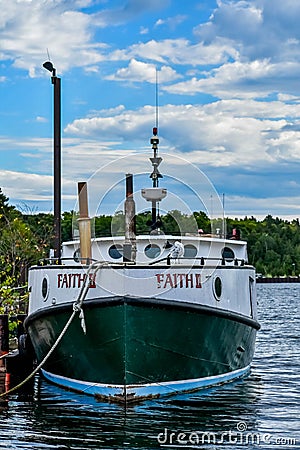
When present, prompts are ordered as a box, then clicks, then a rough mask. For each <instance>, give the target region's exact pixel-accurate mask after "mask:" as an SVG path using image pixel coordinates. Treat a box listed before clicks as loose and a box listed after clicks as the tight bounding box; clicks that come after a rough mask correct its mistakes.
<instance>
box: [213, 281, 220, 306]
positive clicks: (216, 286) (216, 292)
mask: <svg viewBox="0 0 300 450" xmlns="http://www.w3.org/2000/svg"><path fill="white" fill-rule="evenodd" d="M213 289H214V295H215V297H216V299H217V300H220V299H221V295H222V280H221V278H220V277H216V278H215V279H214V285H213Z"/></svg>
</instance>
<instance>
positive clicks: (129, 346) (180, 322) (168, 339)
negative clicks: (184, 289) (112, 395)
mask: <svg viewBox="0 0 300 450" xmlns="http://www.w3.org/2000/svg"><path fill="white" fill-rule="evenodd" d="M48 311H49V312H48V314H44V315H43V316H40V317H38V316H35V317H33V318H32V319H31V318H30V317H29V318H28V322H27V323H28V328H29V333H30V336H31V339H32V342H33V344H34V347H35V350H36V353H37V357H38V360H39V361H41V360H42V358H43V357H44V356H45V355H46V354H47V352H48V351H49V350H50V348H51V347H52V346H53V344H54V343H55V341H56V339H57V337H58V335H59V333H60V332H61V330H62V329H63V327H64V326H65V324H66V322H67V320H68V318H69V317H70V315H71V312H72V311H71V309H65V308H64V309H61V310H59V309H56V310H55V314H54V313H52V312H51V310H50V309H49V310H48ZM84 313H85V321H86V328H87V334H86V335H84V333H83V331H82V328H81V326H80V320H79V318H78V317H75V318H74V320H73V322H72V323H71V325H70V327H69V329H68V331H67V333H66V335H65V336H64V337H63V339H62V342H61V343H60V344H59V346H58V348H57V349H56V350H55V352H54V353H53V355H52V356H51V357H50V358H49V360H48V361H47V363H46V364H45V366H44V368H45V370H47V371H49V372H52V373H54V374H58V375H63V376H66V377H70V378H74V379H79V380H84V381H90V382H99V383H105V384H106V383H107V384H124V383H126V384H143V383H149V382H163V381H175V380H183V379H193V378H201V377H207V376H212V375H218V374H222V373H226V372H230V371H233V370H236V369H240V368H243V367H245V366H247V365H248V364H250V362H251V360H252V356H253V352H254V343H255V336H256V330H255V329H254V328H253V327H251V326H250V325H248V324H245V323H241V322H239V321H237V320H232V319H230V318H227V317H219V316H214V315H211V314H207V312H205V311H201V310H200V309H195V310H192V309H189V310H185V309H182V308H179V309H176V308H175V307H174V308H172V309H171V308H168V307H166V306H163V305H160V304H155V303H153V302H147V300H143V301H141V302H140V303H139V301H137V300H135V301H134V302H131V301H130V299H119V300H118V302H117V303H114V302H112V303H111V305H110V304H109V302H107V303H106V304H101V303H98V302H97V301H95V303H94V304H93V303H92V302H90V303H89V304H88V305H86V306H84Z"/></svg>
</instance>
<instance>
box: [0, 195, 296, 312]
mask: <svg viewBox="0 0 300 450" xmlns="http://www.w3.org/2000/svg"><path fill="white" fill-rule="evenodd" d="M160 221H161V223H160V227H161V230H162V231H163V232H164V233H165V234H178V233H179V234H184V233H197V232H201V233H204V234H209V233H211V232H217V233H222V232H223V231H224V229H223V228H224V227H223V225H222V223H214V222H211V221H210V219H209V218H208V217H207V215H206V214H205V213H204V212H203V211H200V212H194V213H193V214H192V215H186V214H182V213H181V212H179V211H176V210H175V211H170V212H169V213H168V214H166V215H164V216H163V217H161V219H160ZM61 225H62V240H63V241H66V240H71V239H73V237H74V235H76V232H77V229H76V226H77V222H76V214H75V213H74V212H73V211H70V212H65V213H63V216H62V223H61ZM150 225H151V213H150V211H149V212H143V213H141V214H138V215H137V217H136V228H137V234H148V232H149V229H150ZM92 227H93V233H94V236H96V237H99V236H109V235H111V234H112V235H119V234H122V233H123V232H124V215H123V213H122V212H118V213H116V214H115V215H114V216H105V215H103V216H100V217H97V218H95V219H94V220H93V222H92ZM212 228H213V230H212ZM233 229H239V230H240V234H241V238H242V239H244V240H246V241H247V242H248V260H249V262H250V263H251V264H253V265H254V266H255V267H256V270H257V272H258V273H261V274H262V275H263V276H285V275H286V276H291V275H298V274H299V273H300V224H299V220H298V219H296V220H293V221H291V222H289V221H287V220H283V219H279V218H273V217H272V216H270V215H268V216H267V217H266V218H265V219H264V220H261V221H260V220H257V219H256V218H254V217H250V218H248V217H245V218H244V219H227V220H226V233H227V235H231V234H232V231H233ZM53 237H54V236H53V215H52V214H43V213H39V214H33V213H30V212H28V211H25V212H24V211H23V212H21V211H19V210H18V209H17V208H15V207H13V206H11V205H9V200H8V198H7V197H6V196H5V195H4V194H3V193H2V191H1V189H0V301H1V298H2V300H3V297H9V296H10V297H11V296H12V294H13V292H14V291H11V288H14V287H17V286H22V285H23V284H25V283H26V272H27V269H28V267H29V266H30V265H32V264H36V263H37V262H38V260H39V259H41V258H44V257H47V256H48V255H49V250H50V248H52V247H53ZM0 306H1V305H0Z"/></svg>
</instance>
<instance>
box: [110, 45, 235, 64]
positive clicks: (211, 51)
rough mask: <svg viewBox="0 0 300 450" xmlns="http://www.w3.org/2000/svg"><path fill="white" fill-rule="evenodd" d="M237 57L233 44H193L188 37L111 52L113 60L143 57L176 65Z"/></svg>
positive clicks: (214, 62)
mask: <svg viewBox="0 0 300 450" xmlns="http://www.w3.org/2000/svg"><path fill="white" fill-rule="evenodd" d="M233 57H237V51H236V50H235V49H234V48H233V46H232V45H230V44H226V43H224V42H217V41H216V42H214V43H213V44H211V45H210V46H206V45H204V44H203V43H201V42H200V43H197V44H192V43H191V42H190V41H189V40H188V39H185V38H177V39H163V40H160V41H156V40H153V39H152V40H150V41H148V42H145V43H138V44H134V45H132V46H130V47H129V48H127V49H125V50H117V51H115V52H113V53H112V54H111V58H112V59H113V60H122V59H131V58H142V59H147V60H152V61H158V62H160V63H169V64H174V65H187V64H189V65H191V66H199V67H201V66H205V65H207V64H214V65H215V64H221V63H224V62H226V61H228V59H229V58H233Z"/></svg>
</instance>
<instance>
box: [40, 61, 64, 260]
mask: <svg viewBox="0 0 300 450" xmlns="http://www.w3.org/2000/svg"><path fill="white" fill-rule="evenodd" d="M43 67H44V68H45V69H47V70H49V72H51V73H52V77H51V82H52V84H53V87H54V96H53V103H54V108H53V124H54V135H53V161H54V166H53V169H54V258H57V259H58V260H60V257H61V248H60V247H61V92H60V78H59V77H57V76H56V69H55V68H54V67H53V64H52V63H51V62H50V61H46V62H45V63H44V64H43Z"/></svg>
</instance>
